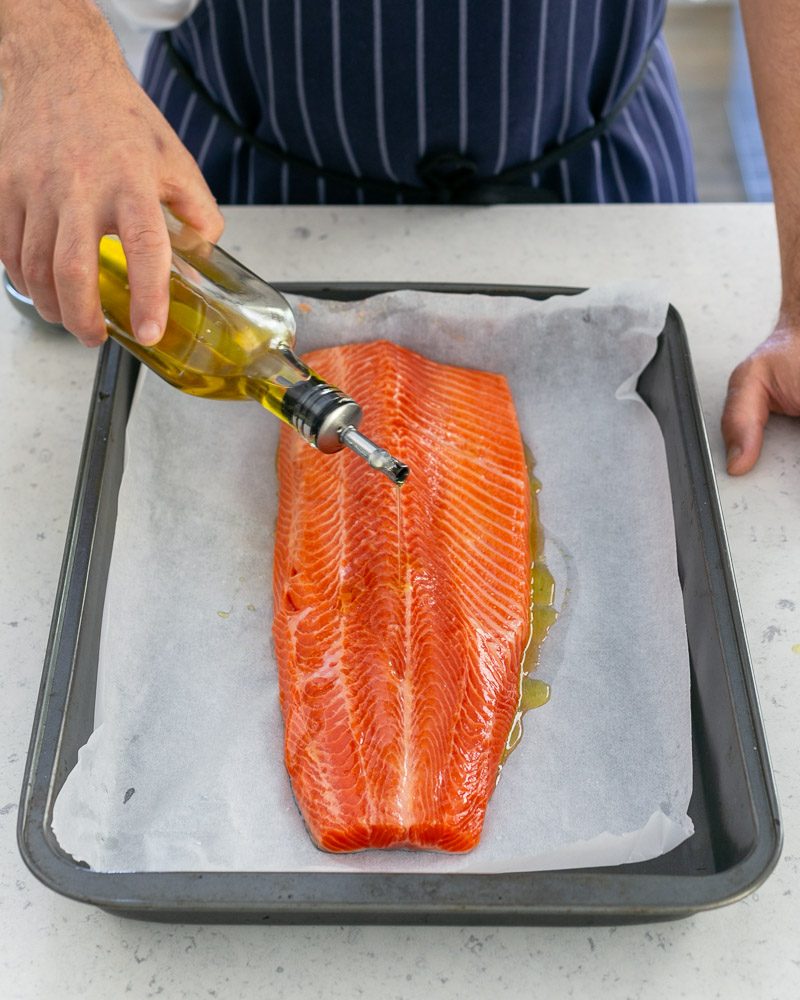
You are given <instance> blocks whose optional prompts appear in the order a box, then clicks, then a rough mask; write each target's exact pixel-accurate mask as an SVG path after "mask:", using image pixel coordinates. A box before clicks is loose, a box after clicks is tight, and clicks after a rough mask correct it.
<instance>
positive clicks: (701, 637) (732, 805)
mask: <svg viewBox="0 0 800 1000" xmlns="http://www.w3.org/2000/svg"><path fill="white" fill-rule="evenodd" d="M401 287H404V288H419V289H426V290H431V291H436V292H461V293H463V292H467V293H480V294H484V295H524V296H529V297H531V298H537V299H539V298H546V297H547V296H549V295H552V294H556V293H558V294H571V293H574V292H575V291H576V289H562V288H540V287H528V286H525V287H519V286H495V285H492V286H488V285H441V284H410V283H409V284H404V285H401V284H332V285H327V284H302V285H286V286H284V290H286V291H291V292H297V293H299V294H302V295H309V296H315V297H320V298H331V299H357V298H365V297H368V296H370V295H375V294H377V293H379V292H383V291H387V290H390V289H395V288H401ZM137 370H138V363H137V362H136V361H135V360H134V359H133V357H132V356H131V355H129V354H128V353H126V352H124V351H122V350H121V349H120V348H119V347H118V345H116V344H114V343H108V344H106V346H105V347H104V349H103V352H102V354H101V357H100V361H99V364H98V369H97V376H96V381H95V385H94V390H93V399H92V405H91V410H90V413H89V420H88V426H87V430H86V438H85V442H84V448H83V455H82V457H81V463H80V470H79V474H78V482H77V488H76V493H75V501H74V505H73V509H72V516H71V520H70V524H69V530H68V535H67V543H66V550H65V555H64V562H63V567H62V570H61V577H60V580H59V585H58V593H57V598H56V605H55V611H54V615H53V623H52V629H51V633H50V639H49V643H48V646H47V652H46V657H45V663H44V673H43V677H42V684H41V690H40V693H39V700H38V704H37V707H36V716H35V721H34V727H33V734H32V738H31V744H30V750H29V754H28V761H27V767H26V771H25V783H24V786H23V791H22V800H21V807H20V813H19V827H18V839H19V846H20V850H21V852H22V856H23V858H24V859H25V862H26V864H27V865H28V867H29V868H30V869H31V871H32V872H33V874H34V875H36V876H37V878H39V879H41V881H42V882H44V883H45V884H46V885H48V886H50V887H51V888H52V889H54V890H56V891H57V892H60V893H63V894H64V895H66V896H70V897H72V898H74V899H78V900H82V901H84V902H87V903H93V904H95V905H97V906H99V907H102V908H103V909H105V910H109V911H113V912H115V913H118V914H121V915H125V916H131V917H139V918H145V919H158V920H176V921H203V922H209V921H224V922H270V921H271V922H276V923H278V922H281V923H449V924H467V923H475V924H478V923H480V924H581V923H583V924H591V923H605V924H609V923H624V922H636V921H647V920H665V919H672V918H676V917H684V916H688V915H689V914H691V913H695V912H697V911H699V910H704V909H709V908H712V907H717V906H720V905H722V904H725V903H731V902H733V901H735V900H737V899H739V898H741V897H742V896H745V895H746V894H747V893H749V892H752V891H753V890H754V889H755V888H756V887H757V886H758V885H759V884H760V883H761V882H762V881H763V880H764V879H765V878H766V877H767V875H768V874H769V873H770V871H771V870H772V868H773V867H774V865H775V863H776V861H777V859H778V856H779V853H780V848H781V825H780V818H779V811H778V804H777V799H776V795H775V789H774V786H773V780H772V773H771V769H770V764H769V758H768V753H767V748H766V742H765V738H764V731H763V727H762V722H761V716H760V712H759V707H758V697H757V693H756V688H755V684H754V680H753V672H752V667H751V663H750V658H749V655H748V650H747V643H746V640H745V633H744V627H743V625H742V617H741V612H740V609H739V603H738V598H737V594H736V587H735V584H734V579H733V574H732V571H731V564H730V559H729V556H728V547H727V543H726V538H725V531H724V527H723V523H722V517H721V514H720V509H719V500H718V497H717V491H716V485H715V481H714V474H713V471H712V466H711V459H710V455H709V449H708V442H707V439H706V435H705V429H704V426H703V420H702V416H701V411H700V405H699V402H698V395H697V389H696V386H695V381H694V376H693V373H692V367H691V362H690V358H689V349H688V344H687V341H686V335H685V332H684V329H683V324H682V322H681V319H680V317H679V315H678V313H677V312H676V311H675V309H673V308H670V310H669V314H668V316H667V320H666V325H665V328H664V330H663V332H662V334H661V335H660V338H659V344H658V350H657V353H656V355H655V357H654V358H653V360H652V362H651V363H650V365H649V366H648V367H647V369H646V370H645V371H644V372H643V374H642V376H641V378H640V380H639V387H638V388H639V392H640V394H641V396H642V398H643V399H644V400H645V402H646V403H647V404H648V405H649V406H650V408H651V409H652V411H653V413H654V414H655V416H656V418H657V419H658V421H659V423H660V425H661V429H662V431H663V434H664V440H665V442H666V447H667V460H668V465H669V474H670V483H671V489H672V501H673V510H674V516H675V527H676V535H677V555H678V568H679V574H680V580H681V585H682V588H683V598H684V606H685V611H686V627H687V633H688V639H689V651H690V660H691V684H692V699H691V705H692V734H693V751H694V752H693V758H694V791H693V794H692V799H691V803H690V806H689V814H690V816H691V818H692V820H693V821H694V825H695V833H694V835H693V836H692V837H690V838H689V839H688V840H686V841H685V842H684V843H683V844H681V845H680V846H679V847H677V848H675V849H674V850H673V851H671V852H670V853H669V854H666V855H664V856H662V857H660V858H656V859H655V860H652V861H647V862H642V863H638V864H629V865H622V866H619V867H614V868H596V869H580V870H569V871H553V872H548V871H543V872H523V873H515V874H507V875H450V874H446V875H408V874H391V875H378V874H317V873H298V872H281V873H274V872H235V871H232V872H155V873H145V872H138V873H137V872H134V873H128V874H107V873H102V872H94V871H91V870H89V869H88V868H87V867H86V866H85V865H83V864H80V863H78V862H76V861H75V860H74V859H73V858H72V857H71V856H70V855H68V854H66V853H65V852H64V851H63V850H62V849H61V848H60V846H59V844H58V842H57V840H56V838H55V836H54V834H53V830H52V825H51V820H52V811H53V804H54V802H55V799H56V796H57V795H58V792H59V790H60V789H61V787H62V785H63V783H64V780H65V778H66V776H67V774H68V773H69V772H70V770H71V769H72V767H73V766H74V764H75V762H76V760H77V756H78V750H79V749H80V747H81V746H82V745H83V744H84V743H85V742H86V740H87V739H88V738H89V735H90V733H91V732H92V728H93V716H94V703H95V685H96V675H97V653H98V643H99V637H100V622H101V616H102V607H103V599H104V592H105V585H106V576H107V572H108V563H109V559H110V554H111V545H112V540H113V536H114V524H115V520H116V503H117V492H118V488H119V483H120V478H121V475H122V458H123V446H124V432H125V424H126V421H127V418H128V412H129V409H130V405H131V398H132V393H133V388H134V384H135V380H136V374H137Z"/></svg>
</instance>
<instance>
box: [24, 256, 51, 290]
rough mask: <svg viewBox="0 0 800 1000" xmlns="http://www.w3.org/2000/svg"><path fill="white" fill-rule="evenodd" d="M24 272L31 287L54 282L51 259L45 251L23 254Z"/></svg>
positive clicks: (43, 285) (40, 286)
mask: <svg viewBox="0 0 800 1000" xmlns="http://www.w3.org/2000/svg"><path fill="white" fill-rule="evenodd" d="M22 272H23V274H24V275H25V281H26V283H27V284H28V286H29V287H33V288H42V287H47V286H49V285H51V284H52V281H53V272H52V268H51V266H50V261H49V259H48V258H47V257H46V256H45V254H43V253H31V254H23V261H22Z"/></svg>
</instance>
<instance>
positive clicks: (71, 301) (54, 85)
mask: <svg viewBox="0 0 800 1000" xmlns="http://www.w3.org/2000/svg"><path fill="white" fill-rule="evenodd" d="M0 84H1V85H2V105H1V106H0V260H2V262H3V263H4V264H5V266H6V269H7V270H8V272H9V274H10V276H11V280H12V281H13V282H14V284H15V285H16V286H17V287H18V288H19V289H20V291H22V292H23V293H26V294H28V295H29V296H30V297H31V298H32V299H33V301H34V303H35V305H36V307H37V309H38V310H39V312H40V314H41V315H42V316H43V317H44V319H46V320H49V321H51V322H62V323H63V324H64V326H66V327H67V329H69V330H71V331H72V332H73V333H74V334H75V335H76V336H77V337H78V338H79V339H80V340H81V341H82V342H83V343H84V344H86V345H88V346H96V345H98V344H100V343H102V342H103V340H105V337H106V331H105V324H104V321H103V314H102V312H101V309H100V300H99V293H98V243H99V241H100V238H101V236H103V235H104V234H106V233H116V234H118V235H119V236H120V238H121V240H122V244H123V247H124V249H125V254H126V257H127V261H128V271H129V281H130V290H131V322H132V326H133V330H134V331H135V334H136V336H137V339H138V340H139V341H140V342H141V343H147V344H152V343H155V342H156V341H157V340H158V339H159V338H160V337H161V335H162V333H163V330H164V325H165V323H166V319H167V311H168V305H169V274H170V262H171V249H170V241H169V235H168V232H167V226H166V223H165V220H164V215H163V212H162V208H161V206H162V204H163V205H167V206H168V207H169V208H170V209H171V210H172V211H173V212H174V213H175V214H176V215H178V216H180V217H181V218H182V219H185V220H186V221H187V222H188V223H190V224H191V225H192V226H193V227H194V228H195V229H196V230H198V231H199V232H200V233H202V235H203V236H205V237H206V238H208V239H210V240H216V239H217V238H218V237H219V235H220V233H221V232H222V226H223V220H222V216H221V214H220V212H219V209H218V208H217V205H216V202H215V200H214V198H213V196H212V194H211V192H210V191H209V189H208V186H207V185H206V183H205V180H204V179H203V176H202V174H201V173H200V170H199V169H198V167H197V164H196V163H195V162H194V160H193V159H192V157H191V155H190V154H189V152H188V151H187V150H186V148H185V147H184V146H183V145H182V143H181V142H180V140H179V139H178V137H177V135H176V134H175V132H174V131H173V130H172V128H171V127H170V126H169V125H168V124H167V122H166V121H165V119H164V118H163V116H162V115H161V113H160V112H159V111H158V109H157V108H156V107H155V105H154V104H153V103H152V101H151V100H150V99H149V97H147V95H146V94H145V93H144V91H143V90H142V89H141V87H140V86H139V84H138V83H137V82H136V80H135V79H134V77H133V76H132V74H131V73H130V71H129V69H128V67H127V65H126V64H125V61H124V59H123V56H122V53H121V52H120V49H119V46H118V45H117V42H116V39H115V37H114V34H113V32H112V31H111V28H110V27H109V26H108V24H107V23H106V21H105V19H104V18H103V16H102V15H101V14H100V13H99V11H98V10H97V9H96V7H95V6H94V4H93V3H91V2H90V0H59V2H58V3H53V2H52V0H0Z"/></svg>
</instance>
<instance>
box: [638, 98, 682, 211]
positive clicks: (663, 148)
mask: <svg viewBox="0 0 800 1000" xmlns="http://www.w3.org/2000/svg"><path fill="white" fill-rule="evenodd" d="M641 96H642V106H643V107H644V112H645V114H646V115H647V121H648V122H649V124H650V128H651V129H652V130H653V135H654V136H655V139H656V143H657V145H658V151H659V152H660V153H661V158H662V160H663V161H664V166H665V167H666V170H667V180H668V181H669V188H670V193H671V195H672V200H673V201H678V200H679V199H678V182H677V180H676V179H675V171H674V170H673V167H672V160H671V159H670V156H669V151H668V150H667V144H666V142H665V141H664V133H663V132H662V131H661V126H660V125H659V123H658V119H657V118H656V116H655V113H654V112H653V107H652V105H651V104H650V98H649V97H648V96H647V92H646V91H645V90H644V88H642V91H641Z"/></svg>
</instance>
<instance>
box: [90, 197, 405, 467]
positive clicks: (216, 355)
mask: <svg viewBox="0 0 800 1000" xmlns="http://www.w3.org/2000/svg"><path fill="white" fill-rule="evenodd" d="M167 225H168V229H169V235H170V242H171V244H172V268H171V273H170V305H169V317H168V319H167V324H166V328H165V332H164V336H163V337H162V339H161V340H160V341H159V342H158V343H157V344H154V345H152V346H145V345H143V344H140V343H139V342H138V341H137V340H136V338H135V337H134V335H133V332H132V329H131V322H130V288H129V285H128V271H127V264H126V260H125V254H124V251H123V248H122V244H121V242H120V241H119V239H118V238H117V237H116V236H104V237H103V239H102V240H101V241H100V249H99V254H100V277H99V282H100V302H101V305H102V308H103V313H104V316H105V319H106V327H107V329H108V332H109V334H110V335H111V336H112V337H113V338H114V339H115V340H117V341H118V342H119V343H120V344H121V345H122V346H123V347H125V348H127V349H128V350H129V351H130V352H131V353H132V354H134V355H136V357H137V358H139V360H140V361H141V362H142V363H143V364H145V365H147V367H148V368H151V369H152V370H153V371H154V372H156V374H158V375H160V376H161V377H162V378H163V379H165V380H166V381H167V382H169V383H170V384H171V385H173V386H175V387H176V388H178V389H180V390H181V391H182V392H186V393H189V394H191V395H193V396H207V397H209V398H211V399H227V400H246V399H251V400H255V401H257V402H258V403H260V404H261V405H262V406H264V407H265V408H266V409H267V410H269V412H270V413H272V414H273V415H274V416H276V417H279V418H280V419H281V420H283V421H285V422H286V423H288V424H290V425H291V426H292V427H294V428H295V429H296V430H297V431H298V432H299V433H300V434H301V435H302V436H303V437H304V438H305V439H306V440H307V441H308V442H309V443H310V444H312V445H313V446H314V447H316V448H318V449H319V450H320V451H323V452H335V451H339V450H340V449H341V448H343V447H348V448H350V449H352V450H353V451H355V452H356V453H357V454H358V455H360V456H361V457H362V458H364V459H365V460H366V461H367V462H368V463H369V464H370V465H371V466H372V467H373V468H375V469H378V470H379V471H381V472H383V473H384V474H385V475H387V476H388V477H389V478H390V479H391V480H392V481H393V482H395V483H396V484H398V485H400V484H402V483H403V482H404V481H405V479H406V476H407V475H408V468H407V467H406V466H405V465H403V463H402V462H399V461H397V459H395V458H393V457H392V456H391V455H389V453H388V452H386V451H384V449H382V448H379V447H378V446H377V445H376V444H374V443H373V442H372V441H370V440H369V438H366V437H365V436H364V435H363V434H361V433H360V432H359V431H358V425H359V423H360V421H361V416H362V413H361V408H360V407H359V406H358V404H357V403H356V402H355V401H354V400H352V399H350V398H349V397H348V396H346V395H345V394H344V393H343V392H341V391H340V390H339V389H337V388H335V387H334V386H331V385H329V384H328V383H327V382H325V381H324V379H322V378H320V377H319V376H318V375H316V374H315V373H314V372H313V371H311V369H310V368H308V366H307V365H305V364H304V363H303V362H302V361H301V360H300V359H299V358H298V357H297V356H296V355H295V353H294V351H293V347H294V342H295V332H296V322H295V316H294V313H293V312H292V309H291V307H290V306H289V303H288V302H287V301H286V299H285V298H284V297H283V296H282V295H281V294H280V292H278V291H277V290H276V289H274V288H272V287H271V286H270V285H268V284H266V282H264V281H262V279H261V278H259V277H258V276H257V275H256V274H254V273H253V272H252V271H250V270H248V269H247V268H246V267H244V265H243V264H240V263H239V261H237V260H235V259H234V258H233V257H231V256H230V255H229V254H228V253H226V252H225V251H224V250H222V249H221V248H220V247H218V246H216V245H214V244H212V243H209V242H208V241H207V240H205V239H203V237H202V236H200V235H199V234H198V233H196V232H195V231H194V230H192V229H191V228H190V227H188V226H187V225H185V224H184V223H181V222H179V221H178V220H176V219H174V218H173V217H172V216H169V215H167Z"/></svg>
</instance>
